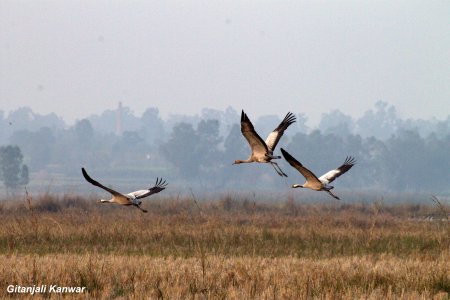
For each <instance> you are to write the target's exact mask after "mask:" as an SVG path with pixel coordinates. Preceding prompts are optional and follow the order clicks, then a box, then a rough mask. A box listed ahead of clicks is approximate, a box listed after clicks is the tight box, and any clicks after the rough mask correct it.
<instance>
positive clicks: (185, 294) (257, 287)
mask: <svg viewBox="0 0 450 300" xmlns="http://www.w3.org/2000/svg"><path fill="white" fill-rule="evenodd" d="M143 206H144V208H146V209H148V210H149V213H147V214H143V213H141V212H140V211H139V210H138V209H135V208H130V207H120V206H114V205H100V204H97V203H95V200H94V199H85V198H81V197H77V196H70V195H68V196H64V197H60V198H58V197H55V196H52V195H45V196H39V197H35V198H31V197H29V198H28V199H13V200H8V201H1V202H0V218H1V226H0V265H1V266H2V267H1V269H0V287H1V290H0V298H7V297H15V298H21V297H24V294H9V293H7V288H6V287H7V286H8V285H21V286H32V285H41V284H48V285H50V284H57V285H59V286H85V287H86V288H87V291H88V292H87V293H84V294H63V296H66V297H69V298H80V299H86V298H108V299H111V298H125V299H128V298H130V299H144V298H149V299H158V298H159V299H380V298H386V299H399V298H400V299H448V298H449V295H450V263H449V262H450V222H449V221H448V220H446V219H447V215H446V213H447V212H446V211H445V210H447V211H448V209H449V207H447V206H441V207H437V206H435V205H433V203H432V202H430V204H429V205H417V204H401V205H383V204H381V203H373V204H345V202H338V201H333V200H330V202H329V203H327V204H304V203H296V202H295V201H293V200H292V199H286V200H282V201H281V202H277V203H258V202H256V203H255V202H253V201H252V200H249V199H233V198H231V197H224V198H221V199H211V200H208V201H201V202H197V201H195V200H193V199H163V198H159V199H158V200H154V199H150V200H147V201H145V202H144V204H143ZM428 216H433V220H430V218H428V219H425V217H428ZM25 295H26V294H25ZM28 297H30V296H29V295H28ZM49 297H50V298H59V297H61V295H60V294H37V295H34V297H33V298H36V299H40V298H49Z"/></svg>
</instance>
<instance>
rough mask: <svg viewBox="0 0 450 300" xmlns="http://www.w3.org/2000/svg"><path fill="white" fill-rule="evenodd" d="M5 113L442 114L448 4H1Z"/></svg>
mask: <svg viewBox="0 0 450 300" xmlns="http://www.w3.org/2000/svg"><path fill="white" fill-rule="evenodd" d="M0 93H1V94H0V110H4V111H6V112H9V111H10V110H13V109H16V108H18V107H21V106H29V107H31V108H32V109H33V110H34V111H36V112H38V113H48V112H52V111H53V112H56V113H57V114H58V115H60V116H62V117H63V118H64V119H65V120H66V121H69V122H73V121H74V120H75V119H77V118H82V117H86V116H88V115H90V114H92V113H100V112H101V111H103V110H105V109H111V108H115V107H117V104H118V102H119V101H121V102H122V103H123V105H125V106H129V107H131V109H132V110H133V111H134V112H135V113H136V115H140V114H141V113H142V112H143V111H144V110H145V108H147V107H152V106H153V107H159V109H160V112H161V114H162V115H163V117H164V116H167V115H168V114H170V113H187V114H195V113H199V112H200V110H201V108H202V107H210V108H216V109H225V108H226V107H227V106H230V105H231V106H233V107H234V108H236V109H238V110H239V109H240V108H244V109H246V110H248V111H249V112H251V115H252V116H258V115H263V114H273V113H275V114H278V115H280V116H281V115H284V114H285V113H286V112H287V111H289V110H291V111H294V112H303V113H306V114H307V115H308V116H309V117H310V119H311V120H317V119H318V117H319V116H320V115H321V114H322V113H325V112H329V111H330V110H332V109H339V110H341V111H342V112H344V113H348V114H351V115H353V116H360V115H362V113H363V112H364V111H366V110H367V109H369V108H372V107H373V105H374V103H375V102H376V101H378V100H383V101H386V102H389V103H391V104H393V105H395V106H396V107H397V110H398V111H399V113H400V115H401V116H402V117H405V118H407V117H412V118H430V117H433V116H435V117H437V118H440V119H442V118H444V117H446V116H447V115H448V114H450V1H409V0H408V1H298V0H295V1H262V0H257V1H245V0H242V1H238V0H236V1H210V0H207V1H192V0H180V1H163V0H159V1H158V0H157V1H91V0H85V1H62V0H61V1H37V0H36V1H18V0H11V1H6V0H0Z"/></svg>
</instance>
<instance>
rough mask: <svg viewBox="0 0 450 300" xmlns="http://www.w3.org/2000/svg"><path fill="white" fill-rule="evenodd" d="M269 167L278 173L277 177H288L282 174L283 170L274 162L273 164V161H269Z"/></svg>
mask: <svg viewBox="0 0 450 300" xmlns="http://www.w3.org/2000/svg"><path fill="white" fill-rule="evenodd" d="M269 163H270V164H271V165H272V167H273V168H274V169H275V171H276V172H277V173H278V175H280V176H282V177H283V176H284V177H288V176H287V175H286V174H285V173H284V172H283V170H281V168H280V166H279V165H278V164H277V163H276V162H273V161H270V162H269Z"/></svg>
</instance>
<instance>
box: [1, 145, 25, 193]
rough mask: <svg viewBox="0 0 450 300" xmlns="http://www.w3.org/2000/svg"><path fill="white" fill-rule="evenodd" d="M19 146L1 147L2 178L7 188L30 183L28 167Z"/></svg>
mask: <svg viewBox="0 0 450 300" xmlns="http://www.w3.org/2000/svg"><path fill="white" fill-rule="evenodd" d="M22 161H23V155H22V152H21V151H20V148H19V146H12V145H9V146H3V147H0V178H1V180H2V181H3V183H4V184H5V187H6V188H7V190H9V189H12V190H14V189H16V188H17V187H18V186H19V185H25V184H27V183H28V180H29V178H28V167H27V166H26V165H24V164H23V163H22Z"/></svg>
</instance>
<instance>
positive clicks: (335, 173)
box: [319, 156, 356, 184]
mask: <svg viewBox="0 0 450 300" xmlns="http://www.w3.org/2000/svg"><path fill="white" fill-rule="evenodd" d="M355 163H356V159H355V158H354V157H351V156H347V158H346V159H345V162H344V163H343V164H342V165H341V166H340V167H339V168H337V169H335V170H331V171H329V172H327V173H325V174H323V175H322V176H320V177H319V180H320V181H321V182H322V183H323V184H329V183H331V182H333V181H334V180H335V179H336V178H338V177H339V176H341V175H342V174H344V173H345V172H347V171H348V170H350V169H351V168H352V167H353V165H354V164H355Z"/></svg>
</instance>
